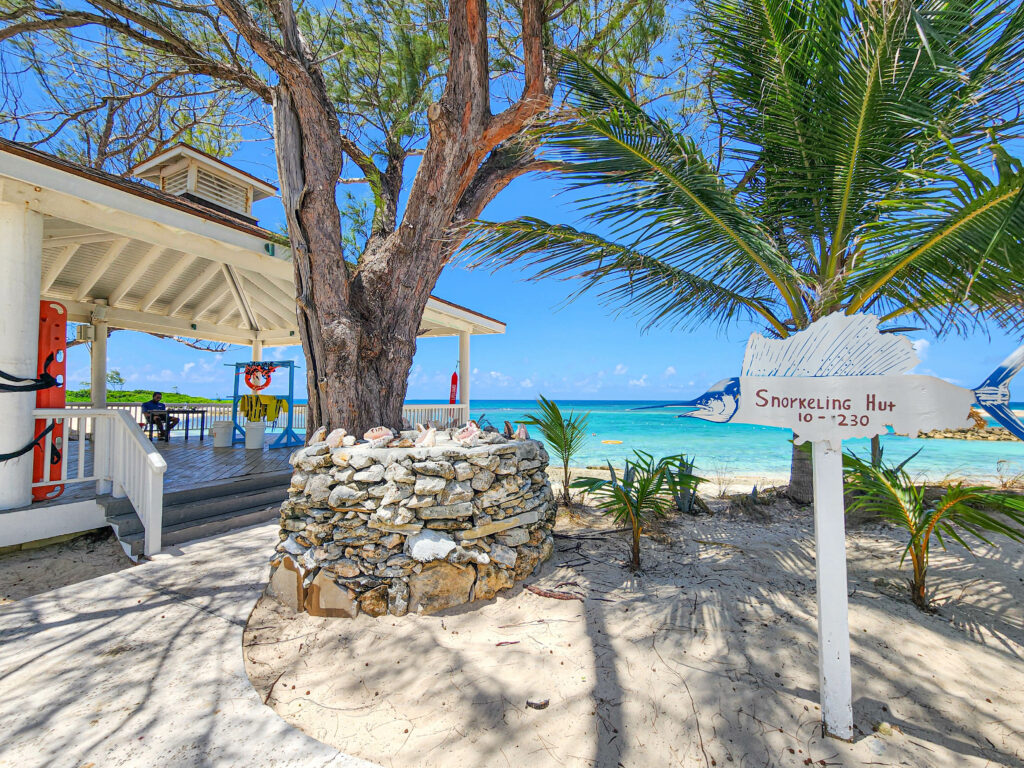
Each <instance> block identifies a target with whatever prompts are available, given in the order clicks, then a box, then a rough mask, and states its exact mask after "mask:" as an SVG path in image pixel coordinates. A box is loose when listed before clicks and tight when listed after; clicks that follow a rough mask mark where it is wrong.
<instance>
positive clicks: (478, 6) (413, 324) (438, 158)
mask: <svg viewBox="0 0 1024 768" xmlns="http://www.w3.org/2000/svg"><path fill="white" fill-rule="evenodd" d="M283 7H284V6H282V8H283ZM542 14H543V11H542V2H541V0H524V2H523V3H522V18H523V30H522V32H523V41H524V42H523V48H524V57H525V79H526V83H525V87H524V90H523V94H522V96H521V98H520V100H519V101H518V102H517V103H516V104H515V105H513V106H512V107H510V108H509V109H507V110H505V111H504V112H501V113H499V114H497V115H492V114H491V111H490V107H491V96H490V72H489V69H488V62H489V59H488V53H487V4H486V0H452V1H451V2H450V3H449V18H448V21H449V24H448V26H449V68H448V73H447V81H446V85H445V90H444V94H443V95H442V97H441V99H440V101H439V102H437V103H436V104H433V105H431V107H430V109H428V112H427V116H428V120H429V123H430V139H429V141H428V143H427V147H426V150H425V151H424V154H423V159H422V161H421V163H420V167H419V169H418V171H417V174H416V178H415V180H414V182H413V184H412V188H411V189H410V190H409V197H408V201H407V203H406V209H405V213H404V216H403V217H402V220H401V223H400V224H399V223H397V221H394V220H390V221H389V216H390V217H394V215H395V213H396V209H397V200H398V196H399V194H400V193H401V169H400V166H399V167H398V168H395V167H391V166H389V169H388V171H387V172H385V173H383V174H382V176H381V177H380V178H381V194H382V195H384V196H385V197H387V198H389V199H390V200H391V201H392V202H393V203H394V204H395V205H393V206H391V207H390V208H388V211H389V212H390V213H389V214H388V215H384V216H382V217H381V218H380V220H379V221H377V222H375V226H374V231H373V232H372V234H371V236H370V239H369V241H368V242H367V244H366V248H365V250H364V252H363V254H362V255H361V256H360V258H359V261H358V264H346V263H345V262H344V259H343V256H342V248H341V230H340V217H339V212H338V205H337V201H336V199H335V189H336V185H337V181H338V178H339V176H340V174H341V165H342V157H343V155H348V156H349V157H352V158H355V159H356V163H357V164H358V165H359V166H360V168H361V169H362V170H363V171H364V173H366V174H367V175H373V174H378V173H379V171H378V169H377V168H376V166H375V165H374V164H373V161H372V160H371V159H370V158H368V157H366V156H365V155H363V154H362V153H361V152H360V150H359V149H358V147H355V145H354V144H353V143H352V142H351V141H350V140H349V139H347V138H346V137H345V136H344V135H343V134H342V133H341V130H340V125H339V122H338V118H337V116H336V114H335V112H334V109H333V106H332V104H331V103H330V100H329V98H328V96H327V90H326V87H325V86H324V83H323V79H322V76H321V74H320V71H319V68H318V66H317V65H315V63H313V60H312V56H311V54H310V52H309V51H308V49H307V48H306V46H305V44H304V42H303V41H302V39H301V36H300V35H299V33H298V30H297V26H296V25H295V23H294V18H293V17H292V16H291V15H290V14H284V15H282V16H281V19H280V23H281V25H282V29H290V30H293V31H294V34H293V35H292V36H291V37H288V36H287V35H286V38H287V39H286V42H287V43H288V48H289V50H290V51H292V52H293V53H294V56H295V58H294V60H293V59H289V58H284V59H281V60H280V61H277V65H278V67H279V69H278V72H279V73H280V74H282V77H281V82H280V84H279V85H278V86H277V87H276V89H275V91H274V131H275V143H276V150H277V159H278V175H279V178H280V183H281V199H282V202H283V204H284V208H285V214H286V216H287V219H288V234H289V238H290V240H291V246H292V254H293V259H294V263H295V282H296V304H297V310H296V311H297V318H298V324H299V333H300V336H301V338H302V346H303V350H304V351H305V353H306V362H307V371H306V381H307V385H308V391H309V406H308V408H309V410H308V415H307V434H311V433H312V432H313V431H314V430H315V429H316V428H317V427H319V426H324V427H326V428H327V429H328V430H330V429H334V428H336V427H343V428H345V429H346V430H348V431H349V432H351V433H354V434H357V435H359V434H362V433H363V432H364V431H365V430H367V429H369V428H371V427H375V426H381V425H383V426H388V427H392V428H396V427H399V426H400V422H401V413H402V404H403V402H404V400H405V392H406V385H407V380H408V375H409V370H410V368H411V367H412V359H413V355H414V354H415V352H416V337H417V334H418V332H419V325H420V320H421V318H422V316H423V310H424V308H425V307H426V303H427V300H428V299H429V297H430V291H431V290H432V289H433V287H434V285H435V283H436V282H437V279H438V277H439V276H440V274H441V269H442V268H443V267H444V265H445V263H446V262H447V260H448V258H449V257H450V255H451V254H452V252H453V251H454V250H455V249H456V248H457V247H458V245H459V243H460V242H461V239H462V236H463V234H462V233H463V229H462V225H463V224H464V222H465V221H467V220H469V219H472V218H473V217H475V216H476V215H478V214H479V212H480V210H481V209H482V208H483V206H484V205H485V204H486V202H487V201H488V200H490V199H491V198H493V196H494V195H496V194H497V193H498V191H499V190H500V189H501V188H503V187H504V186H505V185H506V184H507V183H508V182H509V181H510V180H511V179H512V178H515V176H517V175H519V174H521V173H523V172H525V171H526V170H529V169H530V164H529V163H528V162H526V161H528V160H530V159H531V158H530V157H529V153H524V151H523V148H522V143H521V142H518V143H517V142H511V143H512V144H513V145H514V151H509V152H506V151H505V148H506V145H505V144H503V142H506V140H510V138H511V137H513V136H514V135H515V134H516V132H517V131H519V130H521V129H522V128H523V127H524V126H525V125H526V123H527V122H528V121H529V120H530V119H531V118H532V117H533V116H534V115H536V114H538V113H540V112H542V111H543V110H544V109H546V107H547V105H548V104H549V103H550V95H549V91H548V90H547V87H548V83H547V82H546V80H545V77H544V73H545V64H544V58H543V15H542ZM270 53H271V54H272V53H273V51H271V52H270ZM296 62H297V63H296ZM509 157H514V158H515V161H514V162H510V161H509ZM400 160H401V159H399V161H400Z"/></svg>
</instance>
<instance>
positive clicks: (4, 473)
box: [0, 203, 43, 509]
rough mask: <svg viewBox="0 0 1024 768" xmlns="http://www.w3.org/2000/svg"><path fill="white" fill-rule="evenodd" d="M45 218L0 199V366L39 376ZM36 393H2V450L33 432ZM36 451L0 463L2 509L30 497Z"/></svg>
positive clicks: (18, 445)
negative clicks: (1, 272)
mask: <svg viewBox="0 0 1024 768" xmlns="http://www.w3.org/2000/svg"><path fill="white" fill-rule="evenodd" d="M42 263H43V217H42V216H41V215H40V214H38V213H35V212H34V211H29V210H26V208H25V206H23V205H18V204H16V203H0V264H2V265H3V272H4V276H3V280H0V307H3V311H2V312H0V370H2V371H4V372H5V373H9V374H11V375H12V376H24V377H25V378H30V379H34V378H36V377H37V376H38V375H39V360H38V357H39V298H40V296H39V287H40V284H41V283H42V279H43V276H42ZM35 405H36V393H35V392H0V453H10V452H13V451H16V450H19V449H21V448H23V447H25V446H26V445H28V443H30V442H31V441H32V439H33V438H34V437H35V421H34V419H33V418H32V409H33V408H35ZM32 454H33V452H32V451H29V452H28V453H26V454H24V455H22V456H19V457H18V458H16V459H10V460H9V461H4V462H0V509H14V508H16V507H22V506H25V505H26V504H30V503H31V502H32Z"/></svg>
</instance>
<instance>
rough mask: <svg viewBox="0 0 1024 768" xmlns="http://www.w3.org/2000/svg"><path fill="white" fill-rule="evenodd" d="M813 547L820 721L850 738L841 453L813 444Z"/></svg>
mask: <svg viewBox="0 0 1024 768" xmlns="http://www.w3.org/2000/svg"><path fill="white" fill-rule="evenodd" d="M813 446H814V449H813V458H814V470H813V472H814V549H815V564H816V570H817V583H818V682H819V688H818V690H819V691H820V694H819V695H820V696H821V721H822V724H823V725H824V727H825V732H826V733H827V734H829V735H830V736H836V737H838V738H840V739H845V740H847V741H849V740H850V739H852V738H853V706H852V695H853V694H852V691H853V682H852V679H851V675H850V620H849V609H848V607H847V602H848V600H847V592H846V589H847V587H846V515H845V510H844V501H843V452H842V450H841V449H840V450H833V449H832V448H831V447H829V444H828V443H826V442H816V443H814V444H813Z"/></svg>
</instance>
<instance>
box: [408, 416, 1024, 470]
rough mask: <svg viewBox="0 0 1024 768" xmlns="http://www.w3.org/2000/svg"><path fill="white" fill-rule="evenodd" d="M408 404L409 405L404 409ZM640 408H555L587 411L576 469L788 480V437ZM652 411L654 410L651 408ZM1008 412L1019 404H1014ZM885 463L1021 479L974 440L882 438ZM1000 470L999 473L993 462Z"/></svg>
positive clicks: (1008, 451)
mask: <svg viewBox="0 0 1024 768" xmlns="http://www.w3.org/2000/svg"><path fill="white" fill-rule="evenodd" d="M410 402H415V401H410ZM647 404H648V403H646V402H641V401H595V400H590V401H571V400H560V401H558V405H559V407H560V408H561V409H562V410H563V411H569V410H575V411H589V412H590V429H589V432H591V433H592V435H591V437H590V439H589V440H588V441H587V444H586V446H585V447H584V449H583V451H582V453H581V454H580V457H579V459H578V460H577V461H576V462H574V463H575V464H576V465H578V466H589V465H597V464H604V463H605V461H606V460H611V461H612V463H613V464H616V465H621V463H622V461H623V459H625V458H626V457H627V456H629V455H631V453H632V451H633V450H634V449H639V450H643V451H647V452H648V453H652V454H654V455H655V456H664V455H668V454H672V453H687V454H690V455H694V456H696V457H697V466H698V468H700V469H701V470H703V471H704V472H709V471H711V470H718V471H721V470H726V471H728V473H729V474H735V475H754V476H771V475H788V473H789V461H790V450H791V448H790V443H789V440H790V438H791V437H792V433H791V432H790V431H789V430H784V429H777V428H774V427H757V426H750V425H746V424H712V423H709V422H705V421H700V420H698V419H681V418H677V417H678V415H679V413H680V409H674V408H670V409H662V410H651V411H631V410H630V408H635V407H637V406H639V405H647ZM652 404H653V403H652ZM1013 405H1014V407H1015V408H1018V409H1020V408H1024V404H1019V403H1014V404H1013ZM531 410H536V403H534V402H533V401H532V400H476V401H474V402H473V410H472V416H473V418H480V417H481V416H485V417H486V418H487V419H488V420H489V421H491V422H492V423H493V424H494V425H495V426H496V427H498V428H499V429H500V428H501V425H502V422H503V421H505V420H506V419H507V420H509V421H512V422H515V421H516V420H518V419H522V418H523V417H524V416H525V414H527V413H528V412H530V411H531ZM602 440H621V441H622V444H621V445H604V444H602V443H601V441H602ZM882 446H883V449H884V451H885V457H886V459H897V460H902V459H904V458H906V457H907V456H909V455H910V454H912V453H913V452H914V451H916V450H918V449H921V453H920V454H919V455H918V457H917V458H916V459H915V460H914V461H913V463H912V464H911V465H909V467H908V468H909V469H910V470H911V471H912V474H915V475H916V474H922V475H926V476H928V477H929V478H933V479H940V478H942V477H946V476H950V475H961V476H971V477H985V478H994V477H997V476H998V474H999V473H1000V470H1001V471H1002V473H1003V474H1004V475H1009V474H1017V473H1021V472H1024V443H1022V442H1018V441H1014V442H984V441H976V440H922V439H911V438H907V437H900V436H897V435H887V436H884V437H883V438H882ZM844 447H845V448H846V450H853V451H854V452H856V453H858V454H859V455H862V456H867V455H869V453H870V441H869V440H867V439H864V440H850V441H847V442H845V443H844ZM1001 461H1002V462H1004V464H1003V465H1002V466H1000V465H999V462H1001Z"/></svg>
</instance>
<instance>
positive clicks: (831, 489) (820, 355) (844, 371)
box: [673, 313, 1024, 740]
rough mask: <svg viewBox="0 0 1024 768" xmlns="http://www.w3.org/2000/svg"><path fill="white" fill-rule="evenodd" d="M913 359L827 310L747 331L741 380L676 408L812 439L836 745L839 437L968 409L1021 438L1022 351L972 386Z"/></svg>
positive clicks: (909, 428)
mask: <svg viewBox="0 0 1024 768" xmlns="http://www.w3.org/2000/svg"><path fill="white" fill-rule="evenodd" d="M918 362H919V360H918V357H917V353H916V352H915V351H914V348H913V346H912V345H911V342H910V340H909V339H907V338H905V337H903V336H897V335H894V334H883V333H881V332H879V330H878V319H877V318H876V317H874V316H873V315H845V314H842V313H836V314H833V315H829V316H827V317H824V318H822V319H820V320H818V321H816V322H814V323H812V324H811V325H810V326H809V327H808V328H807V329H805V330H803V331H800V332H798V333H794V334H793V335H792V336H789V337H788V338H785V339H766V338H764V337H763V336H760V335H759V334H752V335H751V337H750V340H749V341H748V342H747V349H746V354H745V355H744V358H743V369H742V371H741V372H740V376H739V377H738V378H732V379H726V380H724V381H721V382H719V383H718V384H716V385H715V386H714V387H713V388H712V389H711V390H709V391H708V392H706V393H705V394H703V395H701V396H700V397H698V398H696V399H695V400H691V401H688V402H684V403H673V405H690V406H695V407H696V410H694V411H692V412H690V413H686V414H684V415H685V416H689V417H693V418H698V419H704V420H706V421H716V422H732V421H736V422H744V423H747V424H762V425H766V426H772V427H785V428H788V429H792V430H793V438H794V441H795V442H796V443H797V444H800V443H806V442H810V443H812V457H813V462H814V470H813V473H814V546H815V555H816V556H815V562H816V570H817V593H818V679H819V683H820V691H821V716H822V724H823V726H824V728H825V731H826V733H828V734H830V735H832V736H836V737H838V738H841V739H847V740H849V739H852V738H853V707H852V681H851V676H850V628H849V618H848V605H847V603H848V601H847V591H846V590H847V584H846V529H845V508H844V502H843V458H842V457H843V454H842V441H843V440H846V439H849V438H854V437H873V436H875V435H882V434H885V433H886V431H887V429H886V427H887V426H892V427H893V429H895V430H896V431H897V432H899V433H905V434H910V435H916V434H917V433H918V432H920V431H926V430H931V429H938V428H943V427H947V428H949V427H952V428H960V427H969V426H971V424H973V421H972V420H971V419H970V418H969V416H970V410H971V406H973V405H979V406H982V407H984V408H985V409H986V410H987V411H988V413H989V414H990V415H991V416H992V417H993V418H994V419H996V420H997V421H998V422H999V423H1000V424H1002V425H1003V426H1004V427H1006V428H1007V429H1009V430H1010V432H1011V433H1013V434H1014V435H1015V436H1016V437H1018V438H1020V439H1024V424H1021V422H1020V421H1019V420H1018V419H1017V418H1016V416H1014V414H1013V412H1012V411H1011V410H1010V408H1009V405H1008V404H1009V400H1010V391H1009V386H1008V383H1009V380H1010V379H1011V378H1013V376H1014V375H1015V374H1016V373H1017V372H1018V371H1019V370H1020V369H1021V368H1022V367H1024V347H1021V348H1019V349H1018V350H1017V351H1016V352H1015V353H1014V354H1012V355H1011V356H1010V357H1009V358H1007V359H1006V360H1005V361H1004V362H1003V363H1002V365H1000V367H999V368H997V369H996V370H995V371H994V372H993V373H992V375H990V376H989V377H988V378H987V379H986V380H985V381H984V382H983V383H982V384H981V386H979V387H978V388H977V389H973V390H970V389H964V388H962V387H958V386H956V385H954V384H950V383H949V382H947V381H944V380H943V379H939V378H936V377H934V376H920V375H912V374H908V373H907V371H909V370H910V369H912V368H913V367H914V366H916V365H917V364H918Z"/></svg>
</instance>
